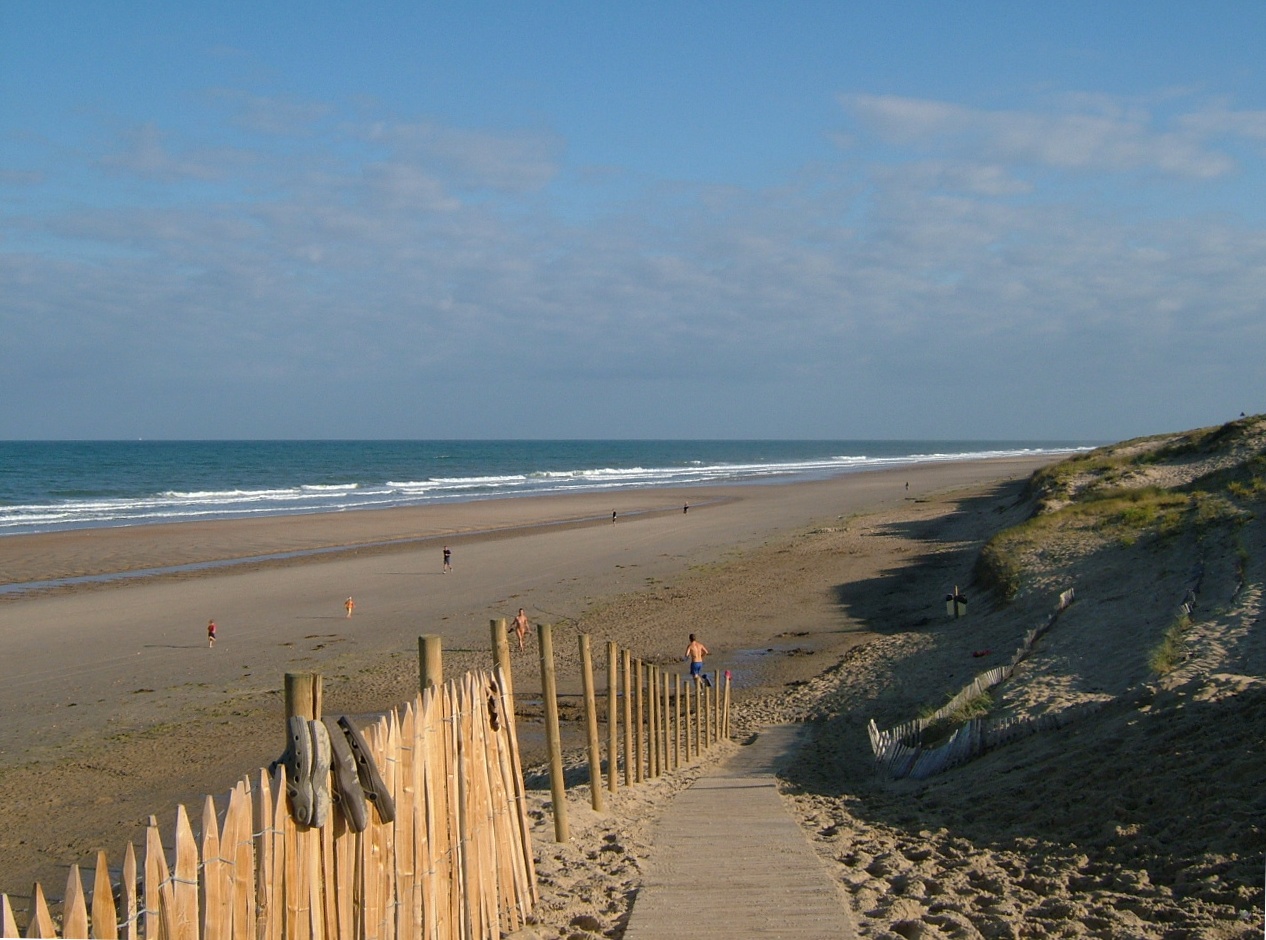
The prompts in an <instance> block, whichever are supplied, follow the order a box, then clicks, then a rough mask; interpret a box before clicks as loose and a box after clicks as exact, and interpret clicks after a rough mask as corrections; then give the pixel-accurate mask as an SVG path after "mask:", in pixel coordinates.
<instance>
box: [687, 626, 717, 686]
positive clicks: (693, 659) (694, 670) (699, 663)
mask: <svg viewBox="0 0 1266 940" xmlns="http://www.w3.org/2000/svg"><path fill="white" fill-rule="evenodd" d="M707 655H708V648H707V647H706V646H704V645H703V644H702V643H700V642H699V641H698V640H696V639H695V635H694V634H693V633H692V634H690V645H689V646H687V647H686V659H688V660H690V677H691V678H692V679H702V680H703V684H704V685H706V686H707V687H708V688H712V681H711V680H710V679H709V678H708V676H707V674H706V673H705V672H704V671H703V657H705V656H707Z"/></svg>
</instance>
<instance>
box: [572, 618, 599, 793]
mask: <svg viewBox="0 0 1266 940" xmlns="http://www.w3.org/2000/svg"><path fill="white" fill-rule="evenodd" d="M577 639H578V640H579V641H580V684H581V688H582V689H583V690H584V694H585V732H586V738H587V740H588V742H589V802H590V805H591V806H593V808H594V809H595V810H597V811H598V812H602V811H603V810H604V809H605V808H606V806H605V804H604V802H603V798H602V747H601V745H600V744H599V743H598V699H597V695H596V694H595V692H594V686H593V651H592V650H591V649H590V645H589V634H588V633H582V634H580V635H579V636H578V637H577Z"/></svg>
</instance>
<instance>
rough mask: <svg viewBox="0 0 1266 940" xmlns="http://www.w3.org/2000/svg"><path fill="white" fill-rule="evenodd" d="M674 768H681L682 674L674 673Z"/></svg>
mask: <svg viewBox="0 0 1266 940" xmlns="http://www.w3.org/2000/svg"><path fill="white" fill-rule="evenodd" d="M673 718H674V721H673V767H680V766H681V674H680V673H673Z"/></svg>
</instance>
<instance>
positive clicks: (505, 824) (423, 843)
mask: <svg viewBox="0 0 1266 940" xmlns="http://www.w3.org/2000/svg"><path fill="white" fill-rule="evenodd" d="M506 687H507V686H506V683H505V681H504V677H503V676H502V675H501V674H500V673H499V672H497V673H494V672H489V671H482V672H475V673H468V674H466V675H464V676H462V677H460V678H458V679H454V680H451V681H449V682H447V683H445V684H444V685H442V686H436V687H432V688H429V689H426V690H425V691H424V692H423V693H422V694H420V695H419V696H418V697H417V698H416V699H415V700H414V701H413V702H412V703H411V704H409V705H407V706H405V707H404V708H403V710H397V711H393V712H392V713H390V714H388V715H387V716H385V717H383V718H381V719H379V720H378V721H377V722H376V723H374V724H373V725H372V726H370V727H369V728H366V729H364V737H365V740H366V742H367V743H368V745H369V748H370V750H371V752H372V756H373V759H374V760H375V761H376V763H377V766H378V767H379V768H381V775H382V779H383V782H384V783H385V784H386V787H387V789H388V790H389V792H390V794H391V796H392V797H393V799H394V802H395V812H394V820H392V821H390V822H385V821H383V819H382V818H381V816H380V814H379V813H378V811H377V810H375V809H374V808H371V809H370V812H369V815H370V821H369V825H368V826H367V828H366V829H365V830H364V831H361V832H356V831H354V830H353V829H352V828H351V827H350V826H349V824H348V820H347V819H346V817H345V816H344V815H343V813H341V812H338V811H335V812H331V813H330V814H329V816H328V819H327V821H326V822H325V824H324V825H322V826H320V827H309V826H303V825H299V824H296V823H295V822H294V821H293V819H292V817H291V811H290V807H289V806H288V802H289V801H288V799H287V795H286V781H285V771H284V769H283V768H281V767H279V768H278V770H277V771H276V773H275V774H274V775H272V776H270V775H269V774H268V772H267V771H265V770H261V771H259V773H258V775H257V776H256V777H255V778H253V779H252V778H250V777H247V778H243V779H242V780H241V781H240V782H239V783H238V784H237V786H235V787H234V788H233V790H232V791H231V792H230V793H229V795H228V799H227V801H226V802H225V803H224V805H222V806H217V805H216V802H215V800H213V799H212V798H211V797H209V796H208V797H207V798H206V800H205V801H204V803H203V807H202V818H201V823H200V830H201V831H200V834H199V835H198V836H195V834H194V828H193V825H192V823H191V822H190V819H189V816H188V814H187V813H186V811H185V808H184V807H183V806H182V807H179V808H178V809H177V813H176V824H175V831H174V833H173V835H172V838H171V840H170V843H168V845H169V846H170V847H171V848H170V852H169V850H168V848H165V843H164V839H163V837H162V835H161V834H160V832H159V828H158V825H157V822H156V820H155V819H154V818H153V817H151V818H150V824H149V828H148V831H147V834H146V839H145V845H144V848H143V850H142V853H141V857H139V858H138V853H137V852H136V850H135V848H134V846H133V845H132V844H131V843H129V844H128V846H127V848H126V850H125V852H124V857H123V864H122V867H121V870H120V877H119V878H118V879H117V880H115V879H112V877H111V875H110V869H109V865H108V860H107V858H106V856H105V853H104V852H103V853H101V854H100V855H99V856H98V861H97V865H96V873H95V878H94V882H93V889H92V892H91V896H90V898H89V895H87V894H86V892H85V890H84V885H83V882H82V879H81V875H80V872H79V869H78V867H77V866H76V867H72V869H71V872H70V877H69V879H68V884H67V888H66V894H65V900H64V901H63V904H62V912H61V913H62V916H61V923H60V934H59V933H58V925H57V923H56V922H55V921H54V918H53V917H52V915H51V913H50V911H49V906H48V904H47V902H46V900H45V895H44V891H43V889H42V887H41V886H40V885H38V884H37V885H35V888H34V890H33V892H32V901H31V911H30V918H29V923H28V925H27V928H26V932H25V936H27V937H56V936H61V937H66V938H71V937H94V938H123V940H229V938H240V940H327V938H329V940H334V938H348V940H370V938H381V940H414V938H422V940H476V938H479V940H482V938H489V937H491V938H496V937H500V935H501V932H502V931H503V930H510V931H513V930H517V929H518V928H519V927H520V926H521V925H522V924H523V922H524V919H525V918H526V916H527V915H528V914H529V913H530V912H531V910H532V909H533V907H534V906H535V903H536V876H535V871H534V867H533V863H532V848H531V843H530V837H529V826H528V820H527V815H526V805H525V801H524V792H523V775H522V771H521V766H520V761H519V753H518V742H517V738H516V733H515V727H514V714H513V709H512V708H511V707H510V702H509V700H508V698H507V697H506V695H505V692H504V690H505V689H506ZM0 936H3V937H18V936H22V934H19V932H18V926H17V923H16V918H15V916H14V912H13V908H12V906H11V905H10V903H9V899H8V897H7V896H5V895H0Z"/></svg>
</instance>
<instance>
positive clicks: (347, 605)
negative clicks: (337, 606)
mask: <svg viewBox="0 0 1266 940" xmlns="http://www.w3.org/2000/svg"><path fill="white" fill-rule="evenodd" d="M343 606H344V607H345V608H346V609H347V616H349V617H350V616H351V615H352V611H353V610H354V609H355V607H356V602H355V601H354V600H352V599H351V598H350V597H349V598H348V599H347V600H345V601H343Z"/></svg>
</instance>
